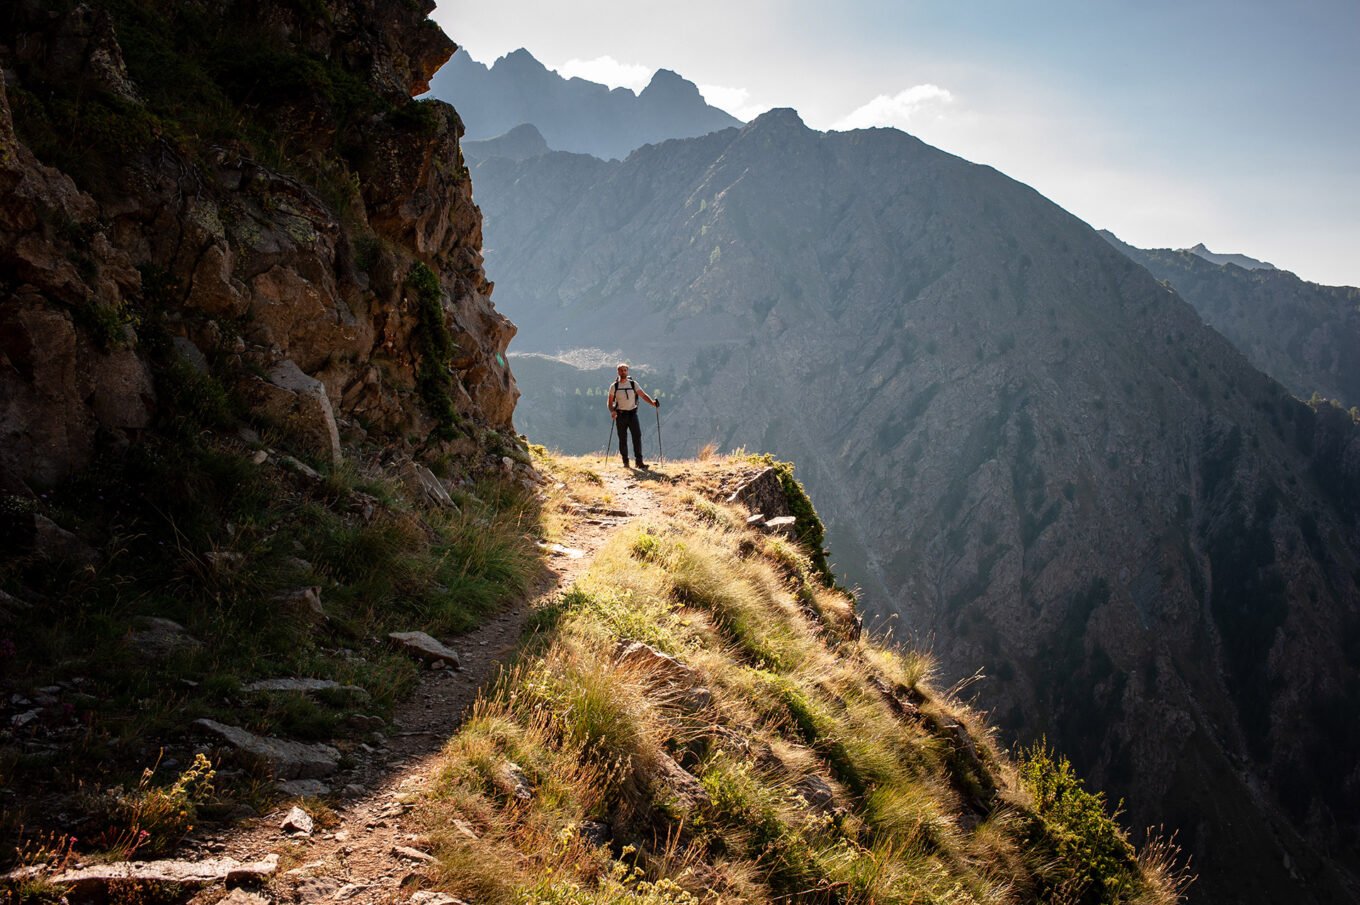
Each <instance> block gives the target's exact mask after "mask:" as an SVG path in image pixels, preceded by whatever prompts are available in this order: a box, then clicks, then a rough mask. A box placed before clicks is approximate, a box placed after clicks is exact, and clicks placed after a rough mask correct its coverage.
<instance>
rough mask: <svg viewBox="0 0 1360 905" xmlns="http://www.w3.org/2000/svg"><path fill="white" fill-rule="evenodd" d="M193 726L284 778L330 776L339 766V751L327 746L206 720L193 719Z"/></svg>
mask: <svg viewBox="0 0 1360 905" xmlns="http://www.w3.org/2000/svg"><path fill="white" fill-rule="evenodd" d="M194 725H196V726H200V727H202V728H203V729H206V730H208V731H209V732H211V733H212V734H213V735H215V736H217V737H218V738H220V739H222V741H224V742H226V743H227V744H228V745H231V746H232V747H233V748H236V749H237V750H240V751H244V752H246V753H247V754H251V755H254V756H255V757H258V758H260V759H261V760H263V761H265V762H266V763H267V764H269V766H270V769H272V770H273V771H274V775H275V776H278V777H280V778H283V779H315V778H318V777H322V776H329V775H330V774H332V773H334V772H335V771H336V770H337V769H338V768H339V766H340V752H339V751H337V750H335V749H334V748H332V747H331V746H330V745H322V744H313V745H308V744H304V743H302V742H294V741H289V740H287V739H279V738H268V737H266V736H260V735H255V734H254V733H252V732H247V731H246V730H244V729H240V728H238V727H236V726H227V725H224V724H222V723H219V722H216V721H215V720H209V719H199V720H194Z"/></svg>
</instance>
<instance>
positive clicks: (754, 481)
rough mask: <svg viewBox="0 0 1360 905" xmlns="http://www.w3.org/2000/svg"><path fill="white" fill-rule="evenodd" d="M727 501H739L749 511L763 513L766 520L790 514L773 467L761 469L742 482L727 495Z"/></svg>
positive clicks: (781, 486) (786, 500)
mask: <svg viewBox="0 0 1360 905" xmlns="http://www.w3.org/2000/svg"><path fill="white" fill-rule="evenodd" d="M727 502H729V503H740V504H741V505H743V506H745V507H746V508H747V509H748V510H749V511H750V512H752V513H759V514H761V515H763V516H764V517H765V518H766V520H767V521H768V520H769V519H777V518H782V517H784V516H787V515H791V514H792V513H791V512H790V510H789V501H788V498H787V497H785V496H784V485H782V484H781V483H779V473H778V472H776V471H775V470H774V469H773V468H765V469H762V470H761V471H760V472H758V473H757V474H756V475H755V476H754V477H752V478H749V479H748V480H746V481H744V482H742V483H741V484H740V485H738V487H737V489H736V490H734V491H733V492H732V493H731V495H729V496H728V497H727Z"/></svg>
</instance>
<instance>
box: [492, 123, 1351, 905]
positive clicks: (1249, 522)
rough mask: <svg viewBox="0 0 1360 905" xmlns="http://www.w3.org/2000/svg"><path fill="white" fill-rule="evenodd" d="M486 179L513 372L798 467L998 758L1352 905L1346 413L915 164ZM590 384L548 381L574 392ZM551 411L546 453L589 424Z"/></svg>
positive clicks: (533, 169)
mask: <svg viewBox="0 0 1360 905" xmlns="http://www.w3.org/2000/svg"><path fill="white" fill-rule="evenodd" d="M474 178H476V180H477V186H478V198H479V201H480V202H481V204H482V205H483V206H484V209H485V210H486V212H487V230H488V236H489V240H488V246H489V247H491V248H493V249H494V254H493V255H492V256H491V257H490V260H489V266H491V267H492V268H493V269H494V271H495V272H497V273H499V274H501V275H502V276H501V280H500V283H499V286H498V290H497V292H498V298H499V299H500V301H501V304H503V305H505V306H506V308H507V310H509V311H510V312H512V316H516V317H518V318H519V319H520V320H521V321H522V322H523V323H524V324H525V331H524V333H523V335H522V337H521V340H520V343H521V347H522V348H524V349H525V350H526V351H539V352H542V353H548V354H555V353H558V352H560V351H561V350H563V349H568V348H571V347H572V345H573V343H572V339H571V338H581V337H583V338H585V342H586V343H589V344H591V345H605V346H607V347H615V348H623V349H627V350H628V352H629V354H630V355H632V356H635V357H637V358H638V359H640V360H645V361H647V362H648V363H649V364H650V365H651V366H652V367H653V368H654V369H655V371H656V372H657V373H659V374H673V375H675V377H674V378H673V381H674V382H672V383H665V384H660V385H657V384H656V383H655V382H653V385H651V386H649V392H651V391H654V390H664V391H666V392H667V393H668V397H667V398H668V403H667V405H666V406H665V407H663V409H662V414H663V416H664V417H665V419H666V423H665V436H666V441H667V449H668V451H670V452H672V453H673V454H675V453H679V454H682V455H685V454H692V453H693V452H694V451H695V450H696V449H697V448H698V446H700V445H701V444H703V443H705V442H707V441H710V440H716V441H717V442H718V443H719V444H720V445H721V446H724V447H729V448H731V447H736V446H745V447H747V448H757V449H765V450H770V451H772V452H774V453H775V454H777V455H778V456H779V457H780V458H787V459H792V460H794V461H796V462H797V463H798V466H799V473H800V476H801V477H802V479H803V480H804V481H805V482H806V484H807V485H808V488H809V490H810V492H811V493H812V495H813V497H814V498H815V499H816V500H817V501H818V510H819V511H820V512H821V514H822V515H823V517H824V518H825V519H826V521H827V523H828V529H829V532H830V542H829V547H830V548H831V550H832V551H833V552H834V553H835V554H836V555H837V560H838V564H839V566H840V567H841V571H842V574H847V573H848V576H849V578H850V579H851V580H852V581H855V582H857V583H859V584H860V585H861V586H862V587H863V588H864V605H865V608H866V609H867V610H869V611H870V612H871V613H876V614H877V615H879V616H894V617H896V618H897V619H898V620H900V621H899V622H898V624H897V626H896V629H895V630H896V632H897V633H898V634H899V635H900V634H902V633H904V632H905V633H907V634H908V635H919V636H920V637H922V638H929V639H930V640H931V642H932V644H933V647H934V650H935V651H936V653H937V654H939V655H940V657H941V658H942V661H943V663H944V665H945V668H946V670H947V672H948V673H949V675H950V676H951V678H960V679H961V678H964V677H967V676H969V675H971V674H973V673H974V671H976V670H977V669H979V668H981V669H984V670H985V671H986V672H987V673H988V674H989V675H991V676H993V678H991V679H990V680H988V681H986V682H984V683H982V684H980V685H979V686H978V688H979V695H980V700H981V701H982V702H983V703H984V705H985V706H987V707H988V708H989V709H991V710H992V712H994V713H995V714H997V717H998V720H999V722H1000V723H1001V724H1002V725H1003V727H1005V728H1006V729H1007V730H1008V731H1010V732H1013V733H1017V734H1018V735H1020V736H1021V737H1022V738H1030V737H1037V736H1038V735H1039V734H1040V733H1047V735H1048V737H1049V738H1050V739H1051V740H1053V741H1054V742H1055V743H1056V744H1057V745H1058V746H1059V747H1060V748H1061V749H1062V750H1064V751H1065V752H1068V753H1070V754H1071V755H1072V756H1073V758H1074V760H1075V761H1076V762H1077V763H1078V765H1079V767H1080V768H1081V769H1082V771H1083V772H1085V773H1086V774H1088V775H1090V776H1091V777H1092V778H1093V781H1094V782H1095V783H1096V784H1097V785H1098V786H1100V787H1102V788H1104V789H1106V790H1107V791H1108V792H1109V793H1110V794H1111V796H1112V797H1113V798H1121V797H1122V798H1124V799H1125V800H1126V802H1127V807H1128V809H1129V813H1130V815H1131V822H1133V823H1134V825H1136V826H1148V825H1152V824H1155V823H1163V822H1164V823H1166V824H1168V825H1169V826H1171V827H1178V828H1179V829H1180V831H1181V836H1180V838H1181V840H1182V842H1183V843H1184V844H1186V845H1187V846H1188V847H1189V848H1190V850H1191V851H1192V852H1193V853H1194V857H1195V863H1196V868H1197V870H1198V872H1199V873H1200V876H1201V882H1200V884H1199V885H1198V887H1197V888H1198V890H1199V893H1198V895H1200V896H1203V897H1204V898H1205V900H1208V901H1214V900H1217V899H1219V898H1221V899H1222V900H1225V901H1226V900H1241V899H1243V898H1246V897H1250V896H1259V895H1267V896H1275V897H1279V898H1290V899H1291V900H1293V901H1300V902H1304V901H1308V902H1322V901H1329V900H1333V899H1336V900H1343V901H1344V900H1347V899H1346V898H1345V897H1346V896H1348V895H1351V896H1352V897H1353V893H1352V892H1348V890H1353V889H1354V888H1356V885H1357V875H1356V874H1354V873H1351V874H1347V870H1349V868H1347V867H1344V866H1343V864H1344V858H1340V859H1338V858H1334V857H1332V856H1331V854H1329V853H1331V852H1341V851H1353V850H1354V846H1355V844H1356V840H1357V839H1360V825H1357V823H1356V821H1355V815H1356V814H1360V798H1357V795H1360V777H1358V776H1357V775H1356V774H1355V768H1354V763H1353V760H1352V759H1349V758H1347V757H1346V756H1344V755H1342V754H1341V752H1346V751H1351V750H1354V746H1355V740H1354V733H1353V731H1352V730H1351V729H1350V728H1348V727H1347V726H1346V725H1344V724H1342V723H1339V722H1338V721H1336V720H1335V719H1334V718H1333V717H1331V716H1329V714H1337V713H1349V712H1352V711H1355V710H1356V709H1357V708H1360V684H1357V682H1356V681H1355V676H1356V675H1357V674H1358V673H1360V660H1358V659H1357V656H1356V653H1355V651H1356V648H1355V645H1354V644H1353V643H1352V640H1353V639H1354V638H1356V637H1360V635H1357V634H1356V633H1357V632H1360V568H1358V566H1360V530H1358V528H1360V523H1357V511H1360V510H1357V508H1356V506H1355V504H1354V503H1353V502H1351V501H1352V500H1354V494H1355V489H1356V486H1357V485H1356V484H1355V483H1354V477H1353V476H1354V474H1355V473H1354V471H1353V466H1351V465H1348V464H1347V463H1351V462H1353V461H1354V456H1355V446H1354V444H1355V443H1356V438H1357V430H1356V428H1355V427H1353V426H1352V425H1350V424H1349V423H1348V422H1349V419H1348V417H1347V416H1346V413H1344V412H1339V411H1336V410H1334V409H1330V408H1324V409H1322V410H1320V411H1315V410H1313V409H1311V408H1310V407H1308V406H1307V405H1304V404H1303V403H1301V402H1299V401H1298V400H1297V399H1295V398H1293V397H1292V396H1291V395H1290V394H1289V393H1288V392H1287V391H1286V390H1285V388H1283V387H1281V386H1280V385H1279V384H1277V383H1275V382H1274V381H1272V380H1271V379H1269V378H1268V377H1266V376H1265V375H1263V374H1261V373H1260V372H1258V371H1256V370H1255V369H1253V368H1252V367H1251V366H1250V365H1249V363H1248V362H1247V361H1246V360H1245V359H1244V358H1243V357H1242V356H1241V355H1240V354H1239V353H1238V352H1237V351H1236V350H1235V349H1234V348H1233V347H1232V346H1231V345H1230V344H1229V343H1228V342H1227V341H1225V340H1224V339H1223V337H1222V336H1220V335H1219V334H1217V333H1216V332H1214V331H1213V330H1211V329H1209V328H1207V327H1205V325H1204V324H1203V322H1202V320H1201V318H1200V316H1199V315H1198V314H1197V313H1196V312H1195V310H1194V309H1192V308H1191V307H1190V306H1189V305H1187V304H1186V303H1185V302H1184V301H1183V300H1182V299H1181V298H1179V297H1178V296H1177V295H1176V294H1175V292H1173V291H1172V290H1170V289H1168V288H1167V287H1165V286H1163V285H1161V284H1159V283H1158V282H1157V281H1156V280H1155V279H1154V278H1153V277H1152V276H1151V275H1149V274H1148V273H1147V271H1145V270H1144V269H1143V268H1141V267H1139V266H1137V265H1136V264H1134V263H1133V262H1131V261H1129V260H1128V259H1127V258H1126V257H1124V256H1123V255H1121V254H1119V253H1118V252H1116V251H1115V250H1114V249H1113V248H1111V247H1110V246H1109V245H1108V243H1106V242H1105V241H1104V240H1103V239H1101V237H1100V236H1099V235H1098V234H1096V233H1095V232H1094V231H1093V230H1091V229H1090V228H1088V227H1087V226H1086V225H1085V224H1083V223H1081V222H1079V221H1078V220H1076V218H1074V217H1071V216H1070V215H1069V214H1067V213H1066V212H1064V211H1062V210H1061V209H1059V208H1058V207H1056V206H1055V205H1052V204H1051V203H1049V202H1047V201H1046V200H1044V199H1043V198H1041V197H1040V196H1038V195H1037V194H1036V193H1035V192H1033V191H1032V190H1031V189H1029V188H1027V187H1025V186H1023V185H1019V184H1017V183H1015V182H1013V181H1011V180H1009V179H1006V178H1005V177H1003V176H1001V175H1000V174H998V173H996V172H995V171H993V170H991V169H989V168H987V167H981V166H975V165H972V164H969V163H966V162H964V161H962V160H959V159H957V158H954V157H951V156H950V155H947V154H944V153H942V152H939V151H937V150H935V149H932V148H929V147H928V146H926V145H924V144H922V143H921V142H919V141H917V140H916V139H914V138H911V137H910V136H907V135H904V134H902V133H900V132H896V131H892V130H883V129H876V130H863V131H856V132H847V133H829V134H820V133H817V132H814V131H812V130H809V129H807V128H806V127H805V126H804V125H803V124H802V122H801V121H800V120H799V119H798V117H797V115H796V114H795V113H793V112H792V111H787V110H785V111H772V112H771V113H769V114H767V115H765V116H762V117H761V118H759V119H757V120H756V121H755V122H753V123H751V124H750V125H748V126H747V127H746V128H744V129H742V130H728V131H724V132H720V133H716V134H712V135H707V136H704V137H702V138H697V139H692V140H688V141H683V142H670V143H667V144H665V145H660V146H652V147H649V148H644V149H641V150H639V151H637V152H636V153H634V154H633V155H632V156H631V157H630V158H629V159H628V160H626V161H624V162H622V163H617V164H609V163H600V162H590V161H587V160H583V159H582V158H580V157H579V156H578V155H567V154H560V153H552V154H547V155H542V156H539V157H535V158H533V159H530V160H524V161H521V162H518V163H515V162H511V161H508V160H491V159H488V160H486V161H484V162H482V163H481V164H479V165H478V166H477V167H476V169H475V171H474ZM1205 266H1212V265H1208V264H1206V265H1205ZM1244 273H1245V272H1244ZM577 342H580V340H579V339H578V340H577ZM583 344H584V343H583ZM544 361H545V362H546V361H547V359H545V360H544ZM568 361H569V356H566V355H556V357H555V360H554V365H555V368H554V369H552V370H550V369H547V368H541V369H538V370H539V371H541V372H542V373H545V374H552V375H554V377H555V379H557V380H559V382H561V383H564V384H565V385H567V386H570V385H572V383H573V382H576V381H572V380H569V379H565V378H563V377H562V374H561V372H562V370H563V369H564V368H566V367H567V366H568V365H567V362H568ZM596 379H598V378H596V377H595V376H594V375H593V374H591V373H589V372H587V371H583V372H581V380H580V381H579V382H580V383H586V382H590V381H593V380H596ZM555 393H556V390H555V389H554V388H553V387H549V386H539V385H533V386H532V388H531V389H530V390H528V391H527V392H526V396H525V400H524V403H523V406H522V408H527V409H529V410H531V412H532V414H530V413H526V414H525V416H524V417H525V420H526V422H527V421H529V420H531V419H532V420H534V421H535V423H537V424H540V425H548V424H553V423H561V422H563V421H564V420H565V419H564V418H563V415H562V413H563V412H565V411H569V410H570V409H568V406H567V405H565V404H564V403H563V400H562V399H561V397H560V396H558V395H555ZM601 433H602V431H601ZM534 439H535V440H536V441H538V442H544V443H548V444H554V443H557V442H558V438H557V437H555V436H553V435H551V434H544V433H541V432H538V433H536V434H535V437H534ZM599 442H600V441H599V440H598V439H597V440H595V441H594V443H596V444H598V443H599ZM672 444H674V445H672ZM591 448H592V447H590V446H586V447H584V448H577V449H574V450H573V451H580V452H585V451H589V450H590V449H591ZM594 448H598V447H594ZM1347 639H1352V640H1347ZM1286 855H1287V856H1288V859H1289V863H1290V864H1292V865H1294V866H1295V868H1294V870H1293V871H1292V872H1291V869H1290V868H1288V867H1286V866H1285V856H1286ZM1305 878H1306V879H1305ZM1262 890H1266V892H1264V893H1263V892H1262ZM1329 897H1331V898H1330V899H1329Z"/></svg>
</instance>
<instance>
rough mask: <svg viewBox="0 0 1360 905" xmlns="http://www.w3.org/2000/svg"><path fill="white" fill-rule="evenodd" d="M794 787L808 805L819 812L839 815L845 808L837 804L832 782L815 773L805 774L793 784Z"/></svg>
mask: <svg viewBox="0 0 1360 905" xmlns="http://www.w3.org/2000/svg"><path fill="white" fill-rule="evenodd" d="M793 788H794V790H795V791H797V792H798V794H799V796H801V797H802V799H803V801H805V802H807V806H808V807H809V808H810V809H811V810H813V811H815V812H816V813H818V814H830V815H832V816H837V815H839V814H843V813H845V809H844V808H842V807H838V806H837V805H836V791H835V790H834V789H832V788H831V784H830V783H828V782H827V781H826V780H825V779H822V777H820V776H818V775H817V774H815V773H810V774H808V775H807V776H804V777H803V778H802V779H800V780H798V781H797V782H796V783H794V784H793Z"/></svg>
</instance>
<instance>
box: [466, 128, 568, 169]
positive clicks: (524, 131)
mask: <svg viewBox="0 0 1360 905" xmlns="http://www.w3.org/2000/svg"><path fill="white" fill-rule="evenodd" d="M551 150H552V148H550V147H548V142H547V140H546V139H545V138H544V137H543V133H542V132H539V131H538V128H537V127H536V126H534V124H533V123H520V124H519V125H518V126H515V128H513V129H511V130H510V131H509V132H506V133H505V134H504V135H498V136H496V137H495V138H487V139H483V140H481V141H476V140H473V141H466V140H465V141H464V142H463V154H464V155H465V156H466V157H467V159H468V160H470V161H479V160H487V159H490V158H492V157H505V158H508V159H510V160H529V159H530V158H533V157H538V156H539V155H541V154H547V153H548V152H550V151H551Z"/></svg>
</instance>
